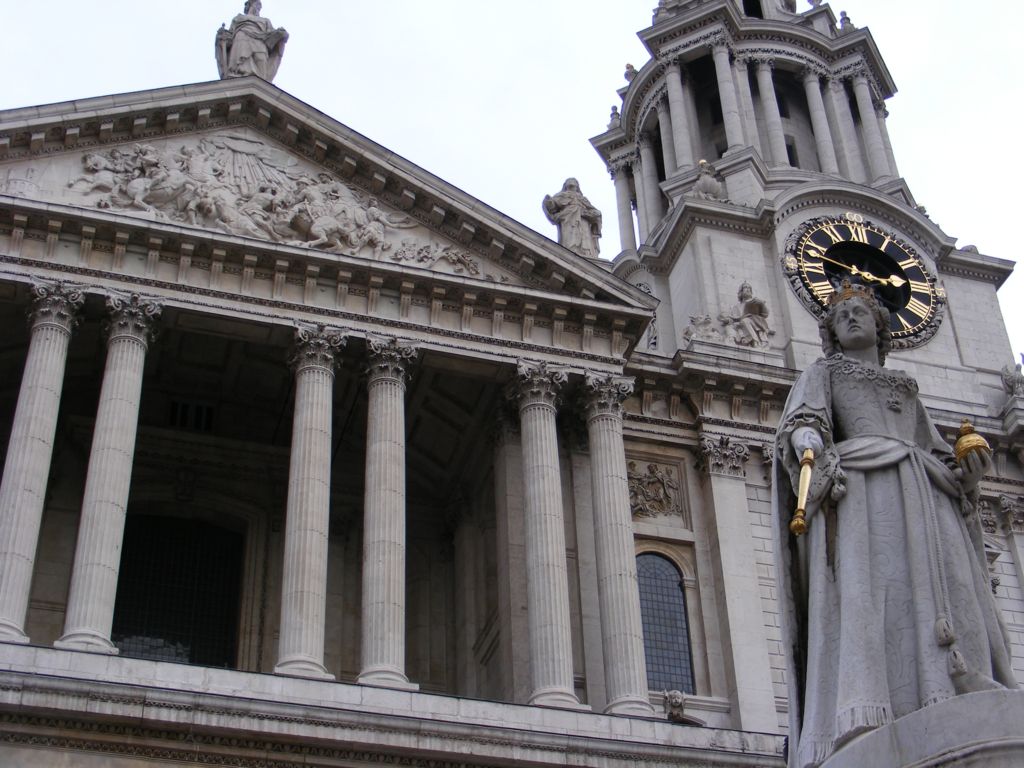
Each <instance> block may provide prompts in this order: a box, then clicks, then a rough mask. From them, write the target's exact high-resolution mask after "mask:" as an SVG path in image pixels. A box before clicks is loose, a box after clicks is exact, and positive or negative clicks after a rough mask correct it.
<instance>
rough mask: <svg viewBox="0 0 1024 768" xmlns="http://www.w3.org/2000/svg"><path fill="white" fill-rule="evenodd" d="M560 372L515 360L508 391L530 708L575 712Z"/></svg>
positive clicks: (561, 381)
mask: <svg viewBox="0 0 1024 768" xmlns="http://www.w3.org/2000/svg"><path fill="white" fill-rule="evenodd" d="M567 378H568V377H567V375H566V373H565V371H563V370H561V369H553V368H548V366H547V365H546V364H545V363H529V362H525V361H521V362H520V363H519V366H518V370H517V381H516V384H515V386H514V387H513V388H512V391H511V394H512V397H513V399H515V400H517V401H518V405H519V422H520V431H521V434H522V443H523V493H524V496H525V498H524V504H523V507H524V509H523V513H524V522H525V529H526V533H525V545H526V546H525V549H526V610H527V625H528V627H529V638H530V682H531V685H530V698H529V703H530V704H544V705H547V706H553V707H574V708H575V707H579V705H580V704H579V699H577V698H576V693H575V687H574V685H573V674H572V633H571V630H570V626H569V575H568V571H567V569H566V564H565V523H564V521H563V519H562V478H561V472H560V471H559V465H558V436H557V430H556V426H555V415H556V409H555V401H556V398H557V396H558V391H559V390H560V389H561V387H562V386H563V385H564V384H565V382H566V380H567Z"/></svg>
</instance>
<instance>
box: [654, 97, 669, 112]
mask: <svg viewBox="0 0 1024 768" xmlns="http://www.w3.org/2000/svg"><path fill="white" fill-rule="evenodd" d="M654 108H655V109H656V110H658V117H661V116H662V115H667V114H668V102H667V101H665V99H663V98H659V99H658V103H657V104H655V105H654Z"/></svg>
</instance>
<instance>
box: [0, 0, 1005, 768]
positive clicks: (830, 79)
mask: <svg viewBox="0 0 1024 768" xmlns="http://www.w3.org/2000/svg"><path fill="white" fill-rule="evenodd" d="M250 6H255V9H254V10H255V13H254V18H255V19H258V20H259V23H260V24H262V25H264V27H267V28H269V22H267V21H266V20H265V19H262V18H260V17H259V15H258V14H259V4H258V3H253V4H247V6H246V8H247V13H248V12H249V11H250ZM250 16H252V15H250ZM239 18H241V19H242V22H243V24H242V25H241V26H244V23H246V22H248V23H250V24H253V23H255V21H254V18H252V17H250V18H248V19H246V18H244V17H239ZM238 24H239V22H238V19H236V22H235V23H233V25H232V32H233V31H234V30H235V28H236V26H238ZM270 29H271V30H272V28H270ZM278 32H280V31H278ZM264 33H266V29H264ZM238 34H242V33H238ZM624 34H625V32H624ZM640 36H641V39H642V40H643V42H644V44H645V45H646V47H647V49H648V50H649V52H650V55H651V57H650V60H649V61H648V62H646V63H645V64H643V66H641V67H639V68H634V67H629V68H628V69H627V75H626V76H627V80H626V84H625V85H624V86H623V87H622V88H621V89H620V90H619V95H620V96H621V101H620V102H619V104H618V105H617V106H616V108H615V109H614V110H613V114H612V118H611V122H610V123H609V125H608V128H607V130H606V131H604V132H603V133H601V134H600V135H598V136H596V137H595V138H593V139H592V140H591V141H592V143H593V145H594V147H595V149H596V150H597V152H598V153H599V154H600V156H601V158H602V159H603V161H604V162H606V164H607V166H608V169H609V171H610V174H611V177H612V182H611V183H614V185H615V191H616V196H617V202H618V209H617V211H616V212H612V211H606V212H605V215H606V216H611V215H616V214H617V216H618V220H619V225H620V230H621V243H620V253H619V254H618V255H617V256H616V257H615V258H614V259H613V260H599V259H597V258H592V257H589V256H588V255H580V254H579V253H576V252H573V251H572V250H570V249H569V248H567V247H563V246H560V245H558V244H556V243H555V242H553V241H552V240H550V239H548V238H547V237H544V236H541V235H539V234H537V233H536V232H534V231H532V230H530V229H528V228H526V227H525V226H522V225H520V224H518V223H516V222H514V221H512V220H510V219H509V218H508V217H506V216H503V215H501V214H500V213H499V212H498V211H495V210H493V209H491V208H489V207H488V206H487V205H486V204H485V203H483V202H481V201H478V200H475V199H473V198H471V197H469V196H468V195H466V194H465V193H463V192H461V191H460V190H458V189H457V188H455V187H453V186H452V185H450V184H448V183H446V182H445V181H444V180H443V179H442V178H440V177H439V176H435V175H433V174H432V173H430V172H428V171H426V170H424V169H422V168H419V167H418V166H416V165H414V164H412V163H411V162H409V161H407V160H405V159H403V158H401V157H398V156H396V155H394V154H393V153H391V152H389V151H388V150H387V149H386V148H384V147H381V146H379V145H377V144H375V143H374V142H373V141H372V140H370V139H368V138H366V137H363V136H361V135H359V134H357V133H355V132H353V131H352V130H351V129H349V128H347V127H346V126H345V125H343V124H341V123H339V122H337V121H336V120H334V119H333V118H331V117H329V116H327V115H324V114H321V113H319V112H316V111H315V110H314V109H312V108H310V107H309V106H307V105H305V104H303V103H301V102H299V101H298V100H296V99H294V98H293V97H291V96H290V95H289V94H287V93H285V92H283V91H281V90H280V89H278V88H277V87H275V86H274V85H272V84H271V83H270V82H268V80H267V79H264V78H262V77H260V76H259V75H258V73H257V74H247V73H246V71H245V70H244V69H238V67H240V66H242V65H244V63H245V61H244V60H243V59H241V58H240V57H239V56H238V55H235V52H233V48H232V47H231V46H238V45H239V43H238V39H239V38H238V37H236V38H235V39H234V41H232V40H231V39H230V37H229V36H228V33H227V32H225V34H224V35H218V38H217V41H218V51H219V53H218V62H219V63H221V64H222V73H223V74H224V75H225V78H226V79H222V80H220V81H217V82H213V83H204V84H198V85H186V86H178V87H173V88H166V89H156V90H152V91H147V92H143V93H132V94H123V95H119V96H113V97H104V98H97V99H91V100H90V99H87V100H79V101H75V102H68V103H63V104H52V105H46V106H39V107H30V108H25V109H15V110H8V111H6V112H0V320H2V322H0V361H2V364H0V436H2V443H0V444H2V445H3V446H4V448H3V449H2V450H4V451H5V453H4V454H3V456H4V464H3V466H4V470H3V478H2V485H0V762H2V763H3V764H5V765H49V764H57V763H59V764H61V765H74V766H100V765H103V766H115V767H120V768H129V767H131V768H135V767H136V766H144V765H145V766H148V765H157V764H159V765H167V764H181V765H209V764H217V765H237V766H299V765H317V766H320V765H323V766H328V765H332V766H333V765H339V766H340V765H346V766H349V765H371V764H392V765H411V766H420V765H423V766H427V765H429V766H462V765H508V766H512V765H527V764H529V765H534V766H536V765H564V764H579V765H600V766H609V767H611V766H623V767H624V766H627V765H630V766H632V765H634V764H641V765H651V766H654V765H667V764H673V765H684V766H689V765H693V766H698V765H699V766H740V765H742V766H782V765H783V764H784V758H783V752H784V737H785V729H786V722H787V702H786V681H785V679H784V670H783V666H782V663H781V651H780V648H779V629H778V620H777V614H778V609H777V603H776V599H777V595H776V587H775V573H774V565H773V553H772V543H771V534H770V504H769V498H770V488H769V481H770V472H769V469H770V466H771V461H772V445H773V436H774V431H775V427H776V423H777V420H778V418H779V415H780V412H781V409H782V405H783V403H784V402H785V399H786V396H787V393H788V390H789V387H790V386H791V384H792V383H793V382H794V380H795V378H796V376H797V375H798V373H799V371H800V370H802V369H803V368H805V367H806V366H807V365H808V364H809V363H810V362H812V361H813V360H814V359H816V358H817V357H818V356H819V354H820V347H819V340H818V329H817V316H818V314H819V313H820V308H821V306H822V303H823V301H824V300H825V299H827V296H828V293H829V292H830V290H831V284H832V281H833V280H834V279H835V278H837V277H840V276H843V275H845V274H847V273H853V274H858V276H860V277H861V278H862V279H865V280H868V281H870V282H874V283H877V284H878V285H879V286H880V287H881V288H880V290H882V293H883V295H884V296H885V297H886V301H887V303H888V304H889V308H890V310H891V314H892V323H893V326H892V328H893V335H894V339H895V340H896V347H897V349H896V350H895V351H894V352H893V354H892V356H891V361H892V362H891V363H890V365H892V366H893V367H898V368H901V369H904V370H906V371H908V372H910V373H911V374H912V375H913V376H914V377H916V379H917V381H918V382H919V383H920V385H921V389H922V394H923V395H924V397H925V400H926V402H927V404H928V407H929V409H930V411H931V413H932V416H933V418H934V420H935V421H936V423H937V424H938V425H939V426H940V429H942V430H943V431H944V433H945V434H946V436H947V437H952V436H953V435H954V434H955V431H956V429H957V427H958V426H959V424H960V420H961V419H962V418H963V417H968V418H970V419H971V420H972V421H973V422H974V424H975V425H976V426H977V428H978V430H979V431H981V432H982V433H984V434H985V435H986V437H987V438H988V440H989V441H990V443H991V444H992V446H993V448H994V453H995V464H994V469H993V474H992V476H990V477H987V478H986V479H985V481H984V484H983V498H984V499H985V501H986V510H985V516H984V526H985V531H986V538H985V546H986V552H987V554H988V558H989V563H990V570H991V576H992V585H993V590H994V591H995V594H996V596H997V598H998V602H999V604H1000V606H1001V608H1002V609H1003V612H1004V619H1005V622H1006V625H1007V628H1008V630H1009V632H1010V635H1011V638H1012V640H1013V648H1014V652H1015V661H1016V664H1017V666H1016V668H1017V669H1018V670H1019V671H1020V672H1021V674H1022V676H1024V593H1022V588H1024V454H1022V449H1021V445H1022V444H1024V377H1022V376H1021V374H1020V368H1019V366H1018V367H1017V368H1016V369H1014V367H1013V365H1012V364H1011V351H1010V345H1009V341H1008V339H1007V335H1006V331H1005V328H1004V327H1003V324H1002V321H1001V319H1000V317H999V314H998V309H997V306H998V305H997V303H996V290H997V289H998V288H999V286H1000V285H1001V283H1002V282H1003V281H1004V280H1005V279H1006V277H1007V276H1008V275H1009V274H1010V271H1011V270H1012V264H1011V262H1009V261H1007V260H1004V259H1001V258H996V257H992V256H988V255H985V254H981V253H979V252H978V251H977V249H975V248H973V247H970V246H967V247H963V248H958V247H956V244H955V241H954V240H953V239H952V238H950V237H949V236H948V235H946V234H945V233H943V232H942V231H941V230H940V229H939V228H938V227H937V226H936V225H935V224H934V223H933V222H931V221H930V220H929V218H928V217H927V215H926V214H925V212H924V210H923V209H921V208H920V207H918V206H917V205H916V203H915V201H914V197H913V195H912V193H911V191H910V187H909V186H908V183H907V182H906V181H905V180H904V179H902V178H901V177H900V174H899V171H898V169H897V164H896V158H895V156H894V154H893V151H892V147H891V146H890V143H889V140H888V136H887V133H886V127H885V116H886V112H885V107H884V103H885V100H886V99H887V98H889V97H890V96H892V95H893V93H894V92H895V85H894V83H893V81H892V78H891V77H890V74H889V72H888V70H887V69H886V66H885V64H884V62H883V60H882V59H881V58H880V55H879V52H878V50H877V49H876V47H875V44H874V42H873V40H872V38H871V35H870V33H869V32H868V31H867V30H866V29H857V28H855V27H853V25H852V24H850V23H849V21H848V20H847V19H846V18H845V16H843V17H840V18H837V17H836V16H835V14H834V12H833V11H832V10H831V9H830V8H829V6H828V5H824V4H819V3H816V2H815V3H811V8H810V9H809V10H807V11H804V12H800V13H798V12H797V11H796V9H795V8H794V7H793V6H792V4H790V3H788V2H779V1H778V0H742V1H741V0H703V1H700V0H689V1H686V0H661V2H659V4H658V8H657V9H656V10H655V12H654V17H653V20H652V24H651V26H650V27H649V28H647V29H645V30H643V31H642V32H640ZM286 39H287V36H286V35H282V34H277V36H276V38H275V40H276V41H277V42H276V43H275V44H276V45H278V48H277V49H276V55H277V61H279V60H280V54H281V51H282V50H283V46H284V40H286ZM239 61H242V64H239ZM274 66H275V67H276V62H275V64H274ZM233 68H234V69H233ZM233 72H234V75H233V74H232V73H233ZM436 170H438V171H440V172H441V173H443V171H444V169H436ZM567 186H568V185H567ZM576 191H577V192H578V188H577V190H576ZM541 192H542V191H541ZM539 196H540V195H538V197H539ZM556 199H557V198H556ZM26 316H27V317H28V322H27V323H26V321H25V318H26Z"/></svg>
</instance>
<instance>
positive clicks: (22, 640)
mask: <svg viewBox="0 0 1024 768" xmlns="http://www.w3.org/2000/svg"><path fill="white" fill-rule="evenodd" d="M0 643H18V644H19V645H27V644H28V635H26V634H25V633H24V632H23V631H22V629H21V627H19V626H17V625H16V624H12V623H11V622H9V621H4V620H3V619H0Z"/></svg>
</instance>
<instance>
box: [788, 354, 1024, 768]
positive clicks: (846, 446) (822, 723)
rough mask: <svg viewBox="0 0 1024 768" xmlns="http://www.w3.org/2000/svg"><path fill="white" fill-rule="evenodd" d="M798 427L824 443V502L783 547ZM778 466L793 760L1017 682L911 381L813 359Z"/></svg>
mask: <svg viewBox="0 0 1024 768" xmlns="http://www.w3.org/2000/svg"><path fill="white" fill-rule="evenodd" d="M800 426H811V427H814V428H815V429H817V430H818V431H819V432H820V434H821V435H822V438H823V440H824V442H825V451H824V453H823V455H822V456H821V457H819V459H818V462H817V466H816V467H815V470H814V475H813V483H812V488H811V496H812V498H813V497H815V496H819V497H822V496H823V497H824V500H823V501H822V502H821V504H820V508H815V507H814V505H812V506H811V508H810V509H809V513H810V515H809V522H810V527H809V530H808V532H807V534H806V535H805V536H803V537H801V538H799V539H796V538H795V537H793V536H791V535H790V533H789V531H788V524H789V520H790V517H791V515H792V514H793V510H794V508H795V498H794V496H793V489H794V488H795V487H796V484H797V478H798V476H799V471H800V466H799V456H797V455H796V452H795V450H794V449H793V447H792V443H791V437H792V434H793V431H794V430H795V429H797V428H798V427H800ZM775 457H776V458H775V467H774V493H773V497H774V498H773V507H774V515H775V526H774V527H775V529H776V533H775V551H776V552H777V553H778V554H777V557H776V561H777V563H778V571H779V584H780V590H779V592H780V600H782V601H783V606H782V633H783V648H784V652H785V655H786V657H787V678H788V679H787V682H788V686H789V699H790V709H789V711H790V736H789V739H790V741H789V749H790V757H789V764H790V766H800V768H804V767H805V766H813V765H817V764H818V763H819V762H821V761H822V760H824V759H825V758H826V757H828V756H829V755H830V754H831V753H832V752H833V751H834V750H835V749H836V748H837V746H840V745H841V744H842V743H843V741H844V740H846V739H849V738H850V737H852V736H854V735H856V734H857V733H859V732H862V731H864V730H867V729H870V728H875V727H878V726H880V725H884V724H886V723H889V722H891V721H892V720H894V719H895V718H898V717H901V716H903V715H906V714H908V713H910V712H913V711H914V710H917V709H920V708H922V707H926V706H928V705H930V704H934V703H936V702H939V701H942V700H944V699H948V698H950V697H951V696H954V695H955V694H957V693H966V692H969V691H974V690H985V689H988V688H998V687H1003V686H1005V687H1016V683H1015V681H1014V676H1013V671H1012V669H1011V666H1010V654H1009V650H1008V648H1009V643H1008V641H1007V639H1006V634H1005V631H1004V630H1003V627H1002V624H1001V622H1000V620H999V616H998V610H997V608H996V605H995V601H994V599H993V597H992V594H991V590H990V583H989V576H988V572H987V568H986V565H985V557H984V547H983V542H982V533H981V527H980V522H979V520H978V516H977V513H976V510H975V508H974V505H973V504H971V503H970V501H969V500H968V499H966V498H964V497H963V494H962V492H961V489H960V486H959V483H958V482H957V480H956V477H955V476H954V474H953V471H952V469H951V466H953V462H952V457H951V452H950V449H949V446H948V445H946V444H945V443H944V442H943V441H942V439H941V438H940V436H939V435H938V433H937V432H936V430H935V428H934V427H933V426H932V423H931V420H930V419H929V418H928V415H927V413H926V412H925V409H924V407H923V406H922V405H921V402H920V400H919V399H918V397H917V384H916V382H914V380H913V379H912V378H910V377H909V376H907V375H906V374H903V373H901V372H899V371H886V370H884V369H881V368H876V367H874V366H868V365H864V364H862V363H859V362H857V361H854V360H851V359H849V358H846V357H843V356H842V355H833V356H832V357H830V358H828V359H827V360H818V361H817V362H816V363H814V364H813V365H812V366H811V367H810V368H809V369H808V370H807V371H806V372H805V373H804V374H803V375H802V376H801V377H800V379H799V380H798V381H797V383H796V384H795V386H794V387H793V391H792V392H791V393H790V397H789V400H788V401H787V403H786V408H785V412H784V414H783V418H782V421H781V426H780V428H779V433H778V437H777V444H776V451H775ZM843 485H845V489H846V492H845V495H842V494H841V487H842V486H843ZM833 497H838V500H837V501H834V500H833ZM965 513H966V514H965Z"/></svg>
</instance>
